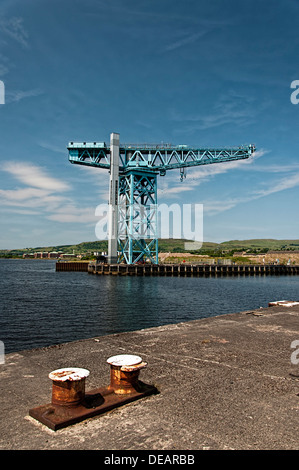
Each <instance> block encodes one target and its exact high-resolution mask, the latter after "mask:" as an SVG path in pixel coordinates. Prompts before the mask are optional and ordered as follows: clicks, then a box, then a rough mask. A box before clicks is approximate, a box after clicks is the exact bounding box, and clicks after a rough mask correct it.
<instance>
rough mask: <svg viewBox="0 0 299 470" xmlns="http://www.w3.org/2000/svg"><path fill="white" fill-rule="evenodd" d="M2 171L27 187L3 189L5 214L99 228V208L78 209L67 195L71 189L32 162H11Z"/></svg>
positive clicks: (0, 193) (1, 198)
mask: <svg viewBox="0 0 299 470" xmlns="http://www.w3.org/2000/svg"><path fill="white" fill-rule="evenodd" d="M2 171H4V172H7V173H9V174H10V175H11V176H13V177H14V178H15V179H16V180H17V181H19V182H20V183H22V184H23V185H24V187H19V188H14V189H0V204H1V211H2V212H3V210H4V211H6V212H7V211H11V212H14V213H19V214H23V215H25V214H26V213H27V215H36V214H43V215H44V217H45V218H47V219H49V220H52V221H55V222H61V223H67V224H68V223H73V222H75V223H81V224H82V223H83V224H95V223H96V222H97V221H98V217H96V216H95V207H90V206H88V207H82V206H80V207H78V206H77V205H76V204H75V203H74V201H73V199H72V197H71V196H69V195H66V194H65V193H66V192H67V191H68V190H70V189H72V188H71V186H70V185H69V184H68V183H66V182H65V181H62V180H61V179H59V178H54V177H52V176H50V175H49V174H48V172H47V171H46V170H45V169H44V168H41V167H39V166H37V165H33V164H31V163H28V162H9V163H6V164H4V165H3V167H2Z"/></svg>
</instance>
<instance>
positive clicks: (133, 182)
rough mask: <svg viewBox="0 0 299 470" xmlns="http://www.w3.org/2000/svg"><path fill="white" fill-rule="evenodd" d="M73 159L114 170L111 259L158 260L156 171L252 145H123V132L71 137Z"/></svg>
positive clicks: (242, 152) (238, 153) (233, 156)
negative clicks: (94, 138) (103, 138)
mask: <svg viewBox="0 0 299 470" xmlns="http://www.w3.org/2000/svg"><path fill="white" fill-rule="evenodd" d="M67 149H68V152H69V161H70V162H71V163H75V164H78V165H87V166H91V167H96V168H106V169H107V170H109V171H110V187H109V206H108V207H109V212H108V224H109V228H108V262H109V263H116V262H125V263H127V264H135V263H138V262H141V261H145V260H149V261H151V262H152V263H155V264H157V263H158V234H157V177H158V175H161V176H164V175H165V174H166V171H168V170H172V169H180V173H181V179H182V178H183V177H184V169H185V168H187V167H194V166H199V165H207V164H211V163H222V162H230V161H233V160H242V159H247V158H249V157H250V155H251V154H252V153H253V152H254V151H255V147H254V146H253V145H247V146H241V147H236V148H193V147H189V146H187V145H170V144H158V145H156V144H138V145H136V144H131V145H130V144H126V145H120V143H119V134H117V133H112V134H111V135H110V146H109V145H106V143H105V142H70V143H69V145H68V147H67Z"/></svg>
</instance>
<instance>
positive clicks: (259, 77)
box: [0, 0, 299, 249]
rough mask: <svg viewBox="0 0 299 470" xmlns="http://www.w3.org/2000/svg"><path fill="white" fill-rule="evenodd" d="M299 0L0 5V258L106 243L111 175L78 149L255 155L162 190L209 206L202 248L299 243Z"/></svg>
mask: <svg viewBox="0 0 299 470" xmlns="http://www.w3.org/2000/svg"><path fill="white" fill-rule="evenodd" d="M298 26H299V2H298V1H297V0H283V1H282V0H275V1H274V0H267V1H266V0H248V1H246V2H245V1H242V2H241V1H240V0H196V1H195V0H184V1H183V0H181V1H178V2H174V1H171V0H159V1H157V0H151V1H149V0H147V1H145V0H138V1H137V0H110V1H109V2H107V1H104V0H84V1H83V0H63V1H61V0H60V1H58V0H51V1H50V0H26V2H24V1H22V0H2V2H1V5H0V80H2V81H3V82H4V84H5V104H2V105H0V159H1V165H0V220H1V232H0V248H1V249H5V248H8V249H12V248H25V247H35V246H46V245H56V244H72V243H79V242H81V241H91V240H96V236H95V226H96V223H97V221H98V218H97V217H96V216H95V209H96V207H97V205H98V204H101V203H106V202H107V198H108V194H107V192H108V178H109V175H108V173H107V172H106V171H104V170H103V171H102V170H98V169H90V168H86V167H81V166H77V165H71V164H70V163H69V162H68V155H67V150H66V146H67V143H68V142H69V141H72V140H73V141H89V140H90V141H94V140H97V141H106V142H109V136H110V133H111V132H118V133H119V134H120V141H121V142H124V143H126V142H153V143H156V142H158V143H161V142H171V143H173V144H188V145H192V146H197V145H198V146H200V147H204V146H207V147H216V146H217V147H218V146H223V147H225V146H239V145H244V144H250V143H253V144H255V145H256V147H257V152H256V154H255V156H254V157H253V158H252V159H251V160H248V161H240V162H233V163H228V164H219V165H206V166H201V167H197V168H194V169H188V170H187V178H186V179H185V180H184V181H183V182H180V178H179V171H178V170H173V171H171V172H168V174H167V175H166V176H165V177H159V178H158V185H159V201H158V202H159V203H166V204H173V203H178V204H187V203H194V204H195V203H196V204H198V203H201V204H203V207H204V227H203V234H204V240H205V241H217V242H220V241H225V240H232V239H249V238H280V239H283V238H286V239H294V238H299V221H298V217H297V214H298V209H297V207H298V196H299V160H298V147H299V132H298V129H299V105H294V104H292V102H291V99H290V97H291V93H292V92H293V91H294V90H292V89H291V83H292V81H294V80H299V64H298V56H299V36H298Z"/></svg>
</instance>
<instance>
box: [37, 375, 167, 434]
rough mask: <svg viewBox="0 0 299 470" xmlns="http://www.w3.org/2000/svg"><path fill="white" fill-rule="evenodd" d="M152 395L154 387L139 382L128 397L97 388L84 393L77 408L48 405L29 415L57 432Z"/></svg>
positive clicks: (156, 391) (155, 390) (155, 391)
mask: <svg viewBox="0 0 299 470" xmlns="http://www.w3.org/2000/svg"><path fill="white" fill-rule="evenodd" d="M154 393H158V390H157V389H156V387H154V386H153V385H147V384H144V383H143V382H140V381H139V383H138V391H137V390H136V391H134V392H133V393H130V394H128V395H117V394H116V393H114V392H113V390H109V389H108V388H107V387H106V388H97V389H95V390H91V391H89V392H86V393H85V400H84V402H83V403H82V404H81V405H79V406H75V407H68V406H61V405H60V406H57V405H53V404H52V403H48V404H47V405H41V406H38V407H37V408H32V409H30V410H29V415H30V416H31V417H32V418H35V419H36V420H38V421H40V422H41V423H43V424H45V425H46V426H48V428H50V429H53V431H57V429H61V428H64V427H66V426H69V425H71V424H75V423H78V422H79V421H83V420H84V419H87V418H92V417H94V416H97V415H100V414H103V413H106V412H107V411H110V410H112V409H114V408H117V407H119V406H122V405H126V404H127V403H130V402H132V401H135V400H138V399H139V398H143V397H146V396H148V395H152V394H154Z"/></svg>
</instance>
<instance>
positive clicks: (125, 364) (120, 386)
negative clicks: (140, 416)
mask: <svg viewBox="0 0 299 470" xmlns="http://www.w3.org/2000/svg"><path fill="white" fill-rule="evenodd" d="M107 362H108V364H110V385H109V387H108V388H109V389H110V390H113V392H114V393H116V394H117V395H127V394H130V393H134V392H136V391H138V377H139V372H140V370H141V369H144V367H146V366H147V363H146V362H143V361H142V359H141V357H139V356H133V355H131V354H120V355H118V356H112V357H109V359H107Z"/></svg>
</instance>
